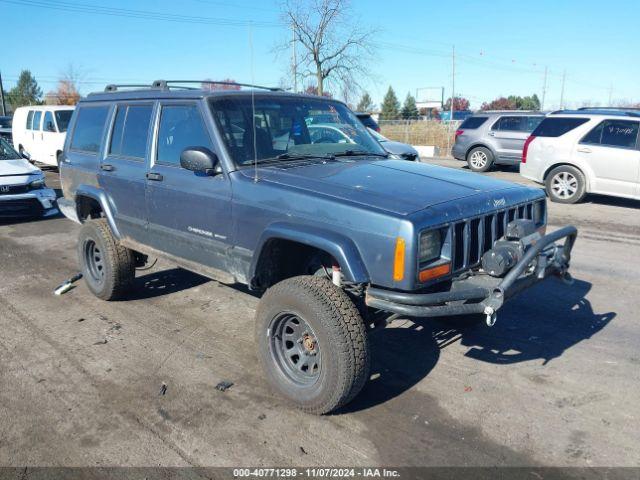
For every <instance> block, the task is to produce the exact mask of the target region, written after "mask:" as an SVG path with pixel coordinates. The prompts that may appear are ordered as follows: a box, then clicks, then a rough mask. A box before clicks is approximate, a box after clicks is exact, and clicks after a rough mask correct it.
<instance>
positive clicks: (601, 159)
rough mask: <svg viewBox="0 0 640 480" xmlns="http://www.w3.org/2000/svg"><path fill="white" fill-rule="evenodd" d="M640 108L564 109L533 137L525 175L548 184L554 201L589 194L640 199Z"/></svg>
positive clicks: (522, 169) (524, 156)
mask: <svg viewBox="0 0 640 480" xmlns="http://www.w3.org/2000/svg"><path fill="white" fill-rule="evenodd" d="M639 125H640V112H639V111H631V110H630V111H624V110H613V109H580V110H575V111H570V110H563V111H558V112H554V113H552V114H550V115H549V116H548V117H547V118H545V119H544V120H543V121H542V123H541V124H540V125H538V127H537V128H536V129H535V130H534V131H533V133H532V134H531V136H530V137H529V138H528V139H527V141H526V143H525V147H524V151H523V154H522V163H521V164H520V174H521V175H522V176H523V177H525V178H529V179H531V180H534V181H536V182H538V183H543V184H544V185H545V188H546V191H547V194H548V195H549V198H550V199H551V200H552V201H554V202H560V203H576V202H579V201H580V200H582V199H583V198H584V196H585V195H586V194H587V193H600V194H604V195H613V196H616V197H625V198H636V199H640V143H639V142H640V140H639V139H638V130H639V128H638V126H639Z"/></svg>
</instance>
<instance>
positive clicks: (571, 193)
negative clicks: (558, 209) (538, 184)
mask: <svg viewBox="0 0 640 480" xmlns="http://www.w3.org/2000/svg"><path fill="white" fill-rule="evenodd" d="M586 185H587V182H586V180H585V178H584V174H583V173H582V172H581V171H580V170H578V169H577V168H575V167H572V166H570V165H560V166H559V167H556V168H554V169H553V170H551V172H549V175H547V178H546V180H545V187H546V191H547V195H549V198H550V199H551V201H552V202H557V203H578V202H580V201H581V200H582V199H583V198H584V196H585V195H586V193H587V191H586Z"/></svg>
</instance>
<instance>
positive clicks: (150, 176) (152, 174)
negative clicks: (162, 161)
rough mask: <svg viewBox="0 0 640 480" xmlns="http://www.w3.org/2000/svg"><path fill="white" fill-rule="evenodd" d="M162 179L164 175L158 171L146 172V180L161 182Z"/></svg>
mask: <svg viewBox="0 0 640 480" xmlns="http://www.w3.org/2000/svg"><path fill="white" fill-rule="evenodd" d="M163 179H164V177H163V176H162V175H161V174H159V173H155V172H149V173H147V180H153V181H154V182H161V181H162V180H163Z"/></svg>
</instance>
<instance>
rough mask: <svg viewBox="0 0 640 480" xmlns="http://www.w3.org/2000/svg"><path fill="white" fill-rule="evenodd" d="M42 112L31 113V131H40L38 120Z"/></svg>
mask: <svg viewBox="0 0 640 480" xmlns="http://www.w3.org/2000/svg"><path fill="white" fill-rule="evenodd" d="M41 118H42V112H37V111H36V112H33V130H40V119H41Z"/></svg>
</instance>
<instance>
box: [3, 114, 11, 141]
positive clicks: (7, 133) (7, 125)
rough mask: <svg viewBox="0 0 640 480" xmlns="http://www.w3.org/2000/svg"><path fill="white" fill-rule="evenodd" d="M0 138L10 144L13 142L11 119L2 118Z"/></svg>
mask: <svg viewBox="0 0 640 480" xmlns="http://www.w3.org/2000/svg"><path fill="white" fill-rule="evenodd" d="M0 138H4V139H5V140H7V141H8V142H9V143H11V141H12V137H11V117H8V116H2V117H0Z"/></svg>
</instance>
